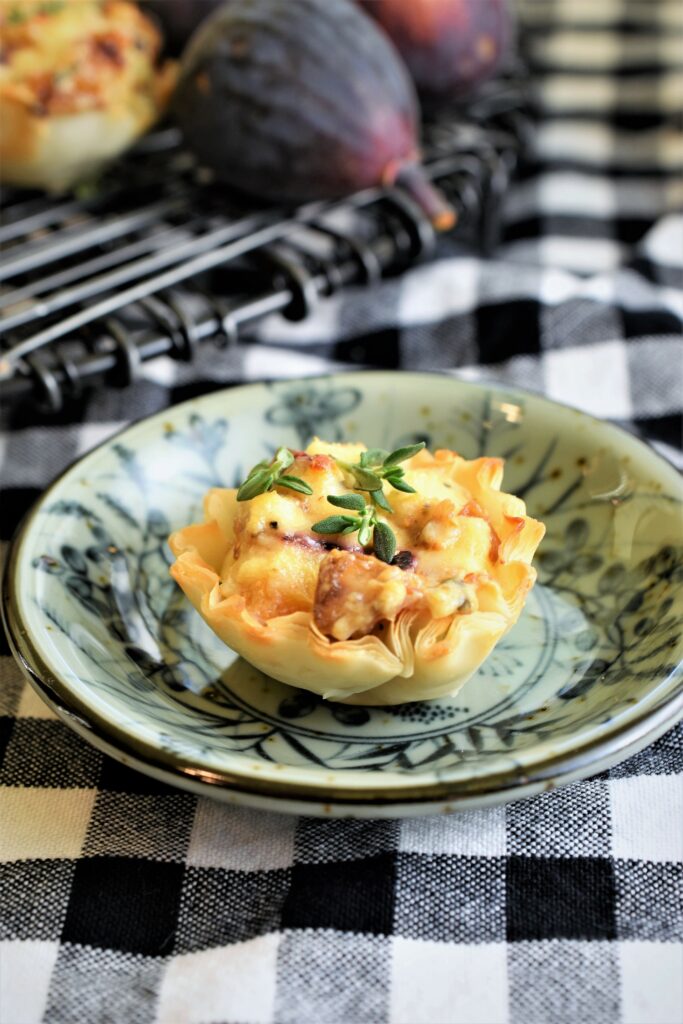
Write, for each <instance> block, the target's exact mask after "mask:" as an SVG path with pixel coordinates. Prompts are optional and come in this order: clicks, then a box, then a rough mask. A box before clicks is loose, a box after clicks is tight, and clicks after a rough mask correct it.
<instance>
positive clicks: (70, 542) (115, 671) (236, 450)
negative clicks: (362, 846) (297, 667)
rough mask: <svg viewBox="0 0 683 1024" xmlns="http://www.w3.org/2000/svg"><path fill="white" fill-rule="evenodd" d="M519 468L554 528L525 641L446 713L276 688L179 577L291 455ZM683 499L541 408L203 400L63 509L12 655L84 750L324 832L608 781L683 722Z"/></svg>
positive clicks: (449, 390) (441, 384) (512, 478)
mask: <svg viewBox="0 0 683 1024" xmlns="http://www.w3.org/2000/svg"><path fill="white" fill-rule="evenodd" d="M314 434H318V435H319V436H320V437H323V438H324V439H326V440H330V441H336V440H363V441H364V442H365V443H367V444H368V445H372V446H381V447H384V448H389V449H393V448H395V447H398V446H399V445H404V444H409V443H412V442H415V441H419V440H424V441H425V442H426V443H427V445H428V446H429V447H430V448H432V449H433V448H438V447H448V448H454V449H455V450H457V451H458V452H460V454H462V455H463V456H465V457H466V458H470V459H471V458H474V457H476V456H480V455H496V456H502V457H503V458H505V460H506V470H505V477H504V484H503V486H504V489H505V490H507V491H510V492H512V493H514V494H517V495H519V496H520V497H522V498H524V500H525V501H526V502H527V505H528V510H529V512H530V514H531V515H533V516H535V517H537V518H540V519H542V520H543V521H544V522H545V523H546V526H547V536H546V539H545V540H544V541H543V543H542V545H541V548H540V550H539V553H538V554H537V557H536V560H535V564H536V565H537V567H538V570H539V582H538V584H537V585H536V587H535V588H534V590H533V591H532V593H531V596H530V599H529V601H528V603H527V606H526V609H525V611H524V612H523V614H522V617H521V619H520V621H519V622H518V623H517V625H516V626H515V627H514V628H513V629H512V631H511V632H510V633H509V634H508V635H507V637H505V638H504V639H503V641H502V642H501V643H500V644H499V645H498V646H497V648H496V649H495V651H494V653H493V654H492V655H491V656H490V657H489V659H488V660H487V662H486V663H485V664H484V666H483V667H482V668H481V669H480V671H479V672H478V673H477V675H476V676H475V677H474V678H473V679H472V680H471V681H470V682H469V683H468V684H467V685H466V686H465V688H464V689H463V690H462V691H461V692H460V693H459V694H458V696H457V697H456V698H454V699H452V700H438V701H429V702H423V703H416V704H404V705H400V706H398V707H392V708H386V707H384V708H365V707H351V706H348V705H341V704H334V703H330V702H326V701H323V700H322V699H321V698H318V697H316V696H314V695H312V694H311V693H308V692H305V691H301V690H297V689H294V688H292V687H288V686H285V685H283V684H281V683H278V682H275V681H274V680H272V679H270V678H267V677H265V676H264V675H262V674H261V673H260V672H258V671H257V670H255V669H254V668H252V667H251V666H250V665H248V664H247V663H246V662H244V661H243V660H242V659H240V658H238V657H237V656H236V655H234V654H233V653H232V652H231V651H230V650H228V649H227V648H226V647H225V646H224V645H223V644H222V643H221V642H220V641H219V640H218V639H217V638H216V637H215V636H214V635H213V633H212V632H211V631H210V630H209V629H208V627H207V626H206V625H205V624H204V622H203V621H202V620H201V619H200V617H199V616H198V615H197V614H196V613H195V612H194V610H193V609H192V608H191V606H190V605H189V603H188V602H187V601H186V600H185V598H184V597H183V595H182V594H181V593H180V591H179V590H178V589H177V588H176V586H175V584H174V583H173V581H172V580H171V579H170V577H169V575H168V567H169V564H170V562H171V560H172V556H171V554H170V551H169V550H168V547H167V545H166V538H167V536H168V534H169V533H170V531H171V530H173V529H176V528H178V527H180V526H182V525H184V524H186V523H189V522H192V521H193V520H198V519H200V518H201V502H202V496H203V494H204V492H205V491H206V490H207V488H209V487H213V486H216V485H219V486H220V485H222V486H234V485H236V484H237V483H238V482H239V481H240V480H241V479H242V478H243V476H244V474H245V471H246V470H248V469H249V467H250V466H252V465H253V464H254V463H255V462H257V461H259V460H260V459H263V458H265V457H269V456H270V455H271V454H272V452H273V451H274V449H275V448H276V447H277V446H278V445H289V446H291V447H297V448H303V447H305V445H306V444H307V443H308V441H309V440H310V438H311V437H312V436H313V435H314ZM682 509H683V486H682V485H681V481H680V479H679V477H678V475H677V473H676V472H675V470H674V469H673V468H672V467H671V466H669V465H668V464H667V463H666V462H665V461H664V460H662V459H661V458H659V457H658V456H657V455H655V454H654V453H653V452H652V451H651V450H650V449H648V448H647V447H646V446H645V445H643V444H641V443H640V442H638V441H637V440H635V439H633V438H631V437H630V436H629V435H627V434H625V433H624V432H622V431H620V430H618V429H616V428H614V427H611V426H608V425H606V424H604V423H601V422H599V421H597V420H595V419H592V418H590V417H588V416H585V415H583V414H581V413H578V412H576V411H574V410H572V409H568V408H565V407H561V406H558V405H555V404H554V403H551V402H548V401H546V400H544V399H541V398H539V397H536V396H533V395H531V394H524V393H521V392H517V391H503V390H498V389H495V388H490V387H484V386H476V385H472V384H466V383H463V382H460V381H458V380H455V379H451V378H445V377H441V376H436V375H434V376H430V375H418V374H407V373H401V374H391V373H364V374H349V375H343V376H336V377H330V378H319V379H311V380H305V381H299V382H292V381H287V382H280V383H277V384H274V385H253V386H249V387H244V388H237V389H234V390H229V391H224V392H219V393H214V394H211V395H206V396H205V397H203V398H201V399H197V400H195V401H192V402H189V403H186V404H184V405H180V406H177V407H176V408H174V409H171V410H169V411H167V412H165V413H163V414H160V415H157V416H154V417H152V418H151V419H148V420H145V421H143V422H141V423H138V424H136V425H134V426H133V427H130V428H129V429H128V430H126V431H125V432H124V433H123V434H121V435H119V436H118V437H117V438H115V439H113V440H112V441H110V442H107V443H106V444H104V445H103V446H101V447H100V448H98V449H97V450H95V451H94V452H93V453H91V454H90V455H88V456H86V457H85V458H84V459H82V460H81V461H80V462H78V463H76V464H75V465H74V466H73V467H72V468H71V469H70V470H69V471H68V472H67V473H66V474H65V475H64V476H62V477H61V478H60V479H59V480H58V481H57V483H56V484H54V485H53V487H52V488H51V489H50V490H49V491H48V492H47V494H46V495H45V497H44V498H43V499H42V500H41V502H40V504H39V505H38V507H37V508H36V510H35V511H34V512H33V514H32V516H31V517H30V519H29V520H28V522H27V524H26V526H25V527H24V530H23V532H22V534H21V536H20V537H19V539H18V540H17V542H16V543H15V545H14V549H13V554H12V558H11V561H10V564H9V567H8V570H7V572H6V581H5V587H6V601H5V605H6V607H5V614H6V617H7V620H8V626H9V631H10V634H11V639H12V643H13V646H14V647H15V650H16V652H17V653H18V655H19V657H20V659H21V660H22V661H23V663H24V667H25V668H26V670H27V672H28V673H29V674H30V676H31V677H32V680H33V682H34V684H35V685H36V686H37V687H38V688H39V689H40V690H41V692H42V693H43V695H44V696H45V697H46V699H48V700H49V701H50V702H51V703H52V704H53V706H54V707H55V708H56V709H57V711H58V712H59V713H60V714H61V715H62V716H63V717H64V718H65V719H66V720H67V721H68V722H69V723H70V724H71V725H72V726H73V727H74V728H75V729H76V730H77V731H79V732H80V733H81V734H82V735H84V736H85V737H86V739H90V741H91V742H93V743H94V744H95V745H97V746H99V747H100V748H102V749H104V750H107V751H108V752H109V753H112V754H113V755H114V756H117V757H119V758H120V759H122V760H124V761H126V762H128V763H131V764H133V765H135V766H136V767H139V768H141V769H142V770H145V771H148V772H150V773H151V774H155V775H157V776H159V777H162V778H166V779H167V780H168V781H174V782H176V783H177V784H179V785H183V786H186V787H187V788H191V789H195V790H200V791H209V792H210V793H211V794H213V795H215V796H221V797H223V798H224V799H228V800H233V801H236V802H247V803H253V804H257V805H260V806H269V807H278V808H281V809H283V810H297V811H302V810H303V811H305V812H306V813H311V814H315V813H333V814H356V815H373V814H383V815H388V816H389V815H396V814H414V813H434V812H436V811H439V810H450V809H456V808H457V807H460V806H476V805H484V804H486V803H492V802H497V801H501V800H505V799H510V798H512V797H515V796H522V795H527V794H529V793H532V792H536V791H538V790H539V789H541V788H544V787H545V788H547V787H549V786H552V785H555V784H559V783H561V782H564V781H569V780H570V779H572V778H576V777H579V776H581V775H587V774H590V773H592V772H595V771H598V770H600V769H601V768H602V767H604V766H605V765H607V764H609V763H613V762H614V761H616V760H619V759H620V758H621V757H624V756H626V755H627V754H629V753H632V752H633V751H634V750H637V749H639V748H640V747H642V746H644V745H645V744H646V743H648V742H650V741H651V740H652V739H654V738H655V737H656V736H657V735H659V734H660V733H661V732H663V731H664V730H665V729H666V728H668V727H669V726H671V725H673V724H674V722H675V721H676V720H677V718H678V717H680V715H681V713H682V711H683V707H682V705H683V665H682V655H683V640H682V638H681V624H682V622H683V598H682V596H681V588H680V582H681V580H682V579H683V546H682V526H681V522H682V520H681V516H682Z"/></svg>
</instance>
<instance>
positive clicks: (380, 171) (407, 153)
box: [175, 0, 454, 228]
mask: <svg viewBox="0 0 683 1024" xmlns="http://www.w3.org/2000/svg"><path fill="white" fill-rule="evenodd" d="M175 105H176V111H177V116H178V120H179V122H180V125H181V128H182V130H183V133H184V136H185V139H186V140H187V143H188V145H189V146H190V147H191V148H192V149H193V150H194V152H195V153H196V155H197V157H198V158H199V160H200V161H201V162H203V163H204V164H206V165H207V166H209V167H211V168H212V169H213V170H214V172H215V173H216V175H217V177H218V178H220V179H222V180H223V181H225V182H227V183H228V184H230V185H232V186H234V187H236V188H239V189H242V190H243V191H245V192H249V193H252V194H253V195H256V196H259V197H262V198H264V199H269V200H275V201H280V202H304V201H307V200H313V199H335V198H338V197H341V196H345V195H349V194H350V193H352V192H356V191H358V190H360V189H364V188H369V187H372V186H376V185H394V184H395V185H399V186H401V187H403V188H405V189H406V190H407V191H409V192H410V193H411V195H412V196H413V198H414V199H415V200H416V201H417V202H418V203H419V204H420V206H421V207H422V208H423V209H424V210H425V212H426V213H427V214H428V215H429V217H430V218H431V220H432V221H433V223H434V224H435V225H436V226H437V227H439V228H447V227H450V226H451V225H452V224H453V222H454V214H453V211H452V209H451V208H450V206H449V205H448V204H447V202H446V200H445V199H444V198H443V196H442V195H441V194H440V193H439V192H438V191H437V190H436V189H435V188H434V187H433V186H432V185H431V183H430V182H429V180H428V178H427V176H426V174H425V172H424V169H423V168H422V167H421V165H420V162H419V149H418V145H419V144H418V124H419V108H418V104H417V98H416V95H415V90H414V87H413V85H412V82H411V81H410V76H409V75H408V73H407V71H406V69H405V67H404V65H403V63H402V61H401V60H400V58H399V57H398V55H397V53H396V51H395V49H394V48H393V46H392V45H391V43H390V42H389V41H388V40H387V38H386V36H385V35H384V34H383V32H382V31H381V30H380V29H379V28H377V26H376V25H375V24H374V23H373V22H372V21H370V20H369V19H368V18H366V17H365V15H364V14H363V13H362V12H361V11H360V10H359V9H358V8H357V7H356V6H355V5H354V4H353V3H352V2H351V0H231V2H230V3H227V4H225V5H224V6H223V7H222V8H220V10H218V11H216V12H215V13H214V14H213V15H211V16H210V17H209V18H208V19H207V20H206V21H205V22H204V23H203V24H202V25H201V26H200V28H199V29H198V30H197V32H196V34H195V35H194V36H193V38H192V39H191V41H190V44H189V46H188V47H187V49H186V51H185V53H184V54H183V59H182V62H181V74H180V81H179V85H178V90H177V93H176V101H175Z"/></svg>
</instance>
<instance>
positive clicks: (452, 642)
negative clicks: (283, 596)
mask: <svg viewBox="0 0 683 1024" xmlns="http://www.w3.org/2000/svg"><path fill="white" fill-rule="evenodd" d="M429 458H430V459H432V458H433V457H432V456H429ZM451 471H452V472H453V473H456V472H457V479H458V482H459V484H460V485H461V486H464V487H466V488H467V491H468V492H469V494H470V495H471V497H472V499H473V500H475V501H476V502H478V503H479V505H480V506H481V507H483V508H484V509H485V510H486V513H487V518H488V520H489V522H490V524H491V526H492V527H493V529H495V531H496V534H497V536H498V538H499V541H500V544H499V548H498V551H497V559H496V565H495V572H494V571H490V572H487V573H485V574H483V575H482V578H480V579H478V581H477V585H476V590H477V599H476V609H475V610H472V611H468V612H467V613H464V614H463V613H462V612H456V613H454V614H452V615H450V616H446V617H443V618H429V617H427V618H425V611H424V608H422V609H421V610H416V609H414V608H406V609H405V610H403V611H400V612H399V613H398V615H397V616H396V618H395V620H394V621H392V622H387V623H386V628H385V629H383V631H382V634H381V636H378V635H375V634H369V635H366V636H362V637H359V638H357V639H349V640H335V639H331V638H329V637H327V636H325V635H323V634H322V633H321V631H320V630H319V628H318V626H317V625H316V622H315V619H314V615H313V612H312V610H311V611H295V612H292V613H290V614H287V615H280V616H276V617H273V618H270V619H268V620H266V621H263V619H262V618H260V617H258V616H256V615H254V614H252V613H251V612H250V610H249V608H248V606H247V602H246V600H245V598H244V597H243V596H242V595H241V594H235V593H233V594H231V595H230V596H227V597H225V596H224V595H223V593H222V592H221V571H222V567H223V566H224V565H225V563H226V557H227V556H228V554H229V552H230V550H231V548H232V545H233V543H234V533H233V528H232V523H233V520H234V516H235V512H236V510H237V504H236V498H235V495H236V491H235V490H230V489H220V488H216V489H213V490H211V491H209V493H208V494H207V495H206V497H205V500H204V515H205V521H204V522H203V523H199V524H194V525H191V526H187V527H185V528H183V529H180V530H178V531H177V532H175V533H173V534H172V535H171V537H170V538H169V544H170V547H171V550H172V551H173V554H174V555H175V556H176V561H175V563H174V564H173V565H172V567H171V570H170V571H171V575H172V576H173V578H174V579H175V580H176V582H177V583H178V585H179V586H180V587H181V588H182V590H183V591H184V593H185V594H186V595H187V597H188V598H189V600H190V602H191V603H192V604H193V606H194V607H195V608H196V610H197V611H198V612H199V613H200V615H201V616H202V617H203V618H204V620H205V621H206V622H207V623H208V625H209V626H210V627H211V629H213V631H214V632H215V633H216V634H217V635H218V636H219V637H220V638H221V640H223V641H224V642H225V643H226V644H227V645H228V646H229V647H231V648H232V649H233V650H234V651H236V652H237V653H238V654H240V655H242V657H244V658H245V659H246V660H247V661H249V662H250V663H251V664H252V665H254V666H255V667H256V668H258V669H260V670H261V671H262V672H265V673H267V674H268V675H270V676H272V677H273V678H275V679H278V680H280V681H281V682H284V683H289V684H291V685H293V686H297V687H301V688H303V689H306V690H310V691H312V692H314V693H317V694H320V695H322V696H323V697H325V698H328V699H332V700H335V701H340V702H346V703H351V704H368V705H382V704H384V705H389V704H401V703H404V702H408V701H418V700H429V699H433V698H436V697H443V696H452V695H453V694H455V693H457V691H458V690H459V689H460V688H461V687H462V686H463V685H464V684H465V683H466V682H467V680H468V679H470V678H471V676H472V675H473V674H474V673H475V672H476V671H477V669H478V668H479V667H480V665H481V664H482V662H483V661H484V660H485V659H486V657H487V656H488V655H489V653H490V652H491V650H492V649H493V647H494V646H495V644H496V643H497V642H498V640H499V639H500V638H501V637H502V636H503V634H504V633H505V632H506V631H507V630H508V629H509V628H510V627H511V626H512V625H513V624H514V623H515V622H516V621H517V619H518V617H519V614H520V612H521V610H522V608H523V606H524V602H525V599H526V596H527V594H528V592H529V590H530V588H531V587H532V586H533V583H534V581H535V579H536V572H535V570H534V568H533V567H532V565H531V564H530V563H531V560H532V558H533V555H534V552H535V550H536V548H537V546H538V544H539V543H540V541H541V539H542V537H543V534H544V526H543V524H542V523H540V522H537V521H536V520H534V519H531V518H530V517H528V516H527V515H526V510H525V506H524V503H523V502H522V501H521V500H520V499H519V498H516V497H514V496H512V495H509V494H505V493H502V492H500V490H499V488H500V484H501V481H502V474H503V463H502V461H501V460H499V459H492V458H482V459H476V460H473V461H471V462H468V461H466V460H464V459H460V458H459V457H458V456H454V465H453V467H452V469H451Z"/></svg>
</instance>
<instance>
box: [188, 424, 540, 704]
mask: <svg viewBox="0 0 683 1024" xmlns="http://www.w3.org/2000/svg"><path fill="white" fill-rule="evenodd" d="M502 477H503V461H502V460H501V459H498V458H488V457H486V458H478V459H473V460H467V459H464V458H461V457H460V456H459V455H458V454H456V452H453V451H449V450H445V449H439V450H436V451H435V452H434V453H433V454H432V453H430V452H429V451H428V450H426V449H425V448H424V446H423V445H422V444H415V445H409V446H407V447H405V448H401V449H398V450H396V451H394V452H388V451H383V450H381V449H376V448H373V449H367V448H366V447H365V445H363V444H328V443H326V442H324V441H321V440H319V439H315V440H314V441H313V442H312V443H311V444H310V445H309V446H308V448H307V449H306V451H294V450H290V449H287V448H280V449H278V451H277V453H276V455H275V457H274V458H273V459H272V460H270V461H264V462H261V463H259V464H258V465H257V466H255V467H254V469H253V470H252V471H251V473H250V474H249V476H248V477H247V479H246V480H245V481H244V483H243V484H242V485H241V487H239V488H213V489H212V490H210V491H209V492H208V493H207V494H206V496H205V499H204V521H203V522H201V523H196V524H194V525H191V526H186V527H184V528H183V529H180V530H178V531H177V532H175V533H173V534H172V536H171V537H170V538H169V544H170V546H171V549H172V551H173V554H174V555H175V557H176V561H175V562H174V564H173V565H172V567H171V574H172V575H173V577H174V579H175V580H176V581H177V583H178V584H179V585H180V587H181V588H182V589H183V591H184V592H185V594H186V595H187V597H188V598H189V600H190V601H191V603H192V604H193V605H194V607H195V608H196V609H197V611H198V612H199V613H200V614H201V615H202V617H203V618H204V619H205V621H206V622H207V623H208V624H209V626H211V628H212V629H213V630H214V632H215V633H216V634H217V635H218V636H219V637H220V638H221V639H222V640H223V641H224V642H225V643H226V644H227V645H228V646H229V647H231V648H232V649H233V650H234V651H236V652H237V653H238V654H240V655H242V656H243V657H244V658H246V659H247V660H248V661H249V662H251V663H252V664H253V665H254V666H256V667H257V668H258V669H260V670H262V671H263V672H265V673H267V674H268V675H270V676H273V677H274V678H275V679H279V680H281V681H282V682H284V683H289V684H291V685H293V686H298V687H302V688H304V689H306V690H311V691H313V692H314V693H318V694H321V695H322V696H323V697H326V698H328V699H331V700H335V701H345V702H348V703H352V704H376V705H380V704H400V703H404V702H406V701H418V700H429V699H431V698H435V697H441V696H446V695H453V694H455V693H456V692H457V691H458V690H459V689H460V688H461V687H462V686H463V685H464V684H465V683H466V682H467V680H468V679H469V678H470V677H471V676H472V675H473V674H474V673H475V672H476V670H477V669H478V668H479V666H480V665H481V664H482V662H483V661H484V660H485V659H486V657H487V656H488V655H489V653H490V652H491V650H492V649H493V647H494V645H495V644H496V643H497V641H498V640H499V639H500V638H501V637H502V636H503V635H504V634H505V633H506V632H507V630H509V629H510V627H511V626H512V625H513V624H514V623H515V622H516V621H517V619H518V618H519V615H520V613H521V611H522V608H523V606H524V602H525V600H526V597H527V594H528V593H529V590H530V589H531V587H532V586H533V584H534V582H535V579H536V572H535V570H534V568H533V566H532V564H531V562H532V559H533V556H534V553H535V551H536V548H537V547H538V545H539V543H540V541H541V539H542V537H543V534H544V531H545V528H544V526H543V524H542V523H540V522H538V521H537V520H535V519H532V518H530V517H529V516H528V515H527V514H526V507H525V504H524V502H523V501H522V500H521V499H520V498H517V497H514V496H513V495H511V494H506V493H504V492H503V491H501V490H500V487H501V482H502Z"/></svg>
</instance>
